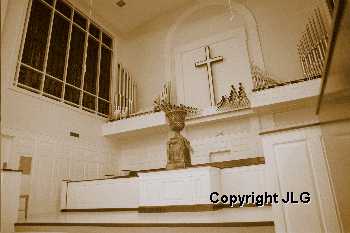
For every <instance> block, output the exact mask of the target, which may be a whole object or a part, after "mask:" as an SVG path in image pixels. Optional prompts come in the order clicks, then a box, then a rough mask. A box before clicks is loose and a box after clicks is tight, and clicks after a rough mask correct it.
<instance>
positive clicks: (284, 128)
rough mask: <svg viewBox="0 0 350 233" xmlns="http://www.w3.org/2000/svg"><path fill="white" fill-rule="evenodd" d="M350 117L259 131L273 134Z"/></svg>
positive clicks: (261, 133)
mask: <svg viewBox="0 0 350 233" xmlns="http://www.w3.org/2000/svg"><path fill="white" fill-rule="evenodd" d="M348 120H350V118H342V119H336V120H329V121H320V122H312V123H307V124H299V125H293V126H288V127H281V128H277V129H271V130H265V131H262V132H260V133H259V135H265V134H271V133H279V132H282V131H288V130H293V129H300V128H307V127H313V126H321V125H327V124H333V123H337V122H342V121H348Z"/></svg>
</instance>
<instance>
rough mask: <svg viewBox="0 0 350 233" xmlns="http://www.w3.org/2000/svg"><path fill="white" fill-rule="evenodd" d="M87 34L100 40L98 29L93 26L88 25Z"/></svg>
mask: <svg viewBox="0 0 350 233" xmlns="http://www.w3.org/2000/svg"><path fill="white" fill-rule="evenodd" d="M89 32H90V34H91V35H93V36H94V37H96V38H97V39H100V29H98V27H96V26H95V25H94V24H92V23H91V24H90V27H89Z"/></svg>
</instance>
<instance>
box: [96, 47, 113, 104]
mask: <svg viewBox="0 0 350 233" xmlns="http://www.w3.org/2000/svg"><path fill="white" fill-rule="evenodd" d="M111 59H112V54H111V51H110V50H109V49H106V48H104V47H102V48H101V65H100V80H99V94H98V95H99V96H100V97H101V98H103V99H106V100H109V85H110V79H111Z"/></svg>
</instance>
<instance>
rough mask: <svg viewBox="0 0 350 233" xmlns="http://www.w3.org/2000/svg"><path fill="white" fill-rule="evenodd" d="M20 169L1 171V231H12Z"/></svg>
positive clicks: (19, 185)
mask: <svg viewBox="0 0 350 233" xmlns="http://www.w3.org/2000/svg"><path fill="white" fill-rule="evenodd" d="M21 175H22V173H21V172H20V171H16V170H8V171H4V170H2V171H1V232H4V233H5V232H14V231H15V229H14V224H15V223H16V221H17V216H18V208H19V195H20V188H21Z"/></svg>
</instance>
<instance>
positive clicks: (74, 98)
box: [15, 0, 113, 117]
mask: <svg viewBox="0 0 350 233" xmlns="http://www.w3.org/2000/svg"><path fill="white" fill-rule="evenodd" d="M112 43H113V41H112V38H111V37H110V36H109V35H107V33H106V32H105V31H104V30H103V29H102V28H101V27H99V26H98V25H96V24H95V23H94V22H92V21H91V20H89V19H88V18H87V17H85V16H83V15H82V14H80V13H79V12H78V11H76V9H74V8H73V7H72V6H70V5H69V4H68V3H67V2H65V1H63V0H31V1H30V7H29V8H28V18H27V22H26V27H25V31H24V33H23V42H22V49H21V54H20V56H19V60H18V69H17V74H16V78H15V85H16V86H18V87H21V88H24V89H27V90H30V91H32V92H35V93H38V94H40V95H43V96H46V97H49V98H52V99H55V100H58V101H61V102H64V103H67V104H69V105H72V106H75V107H78V108H81V109H84V110H86V111H89V112H93V113H95V114H98V115H101V116H105V117H107V116H108V114H109V106H110V83H111V64H112Z"/></svg>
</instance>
